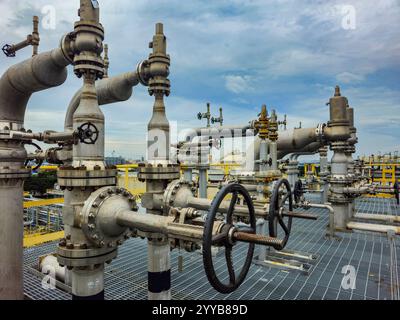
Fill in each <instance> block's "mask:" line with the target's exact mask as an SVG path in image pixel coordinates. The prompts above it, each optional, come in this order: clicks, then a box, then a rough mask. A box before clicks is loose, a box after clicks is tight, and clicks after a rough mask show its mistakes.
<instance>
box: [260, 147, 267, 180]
mask: <svg viewBox="0 0 400 320" xmlns="http://www.w3.org/2000/svg"><path fill="white" fill-rule="evenodd" d="M267 160H268V142H267V140H266V139H261V142H260V161H261V164H260V171H261V172H264V171H267V170H268V164H266V161H267Z"/></svg>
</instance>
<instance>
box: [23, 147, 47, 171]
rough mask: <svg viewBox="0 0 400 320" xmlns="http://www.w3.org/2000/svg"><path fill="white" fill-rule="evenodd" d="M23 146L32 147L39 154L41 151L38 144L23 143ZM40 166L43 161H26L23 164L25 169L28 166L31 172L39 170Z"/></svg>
mask: <svg viewBox="0 0 400 320" xmlns="http://www.w3.org/2000/svg"><path fill="white" fill-rule="evenodd" d="M25 144H28V145H31V146H34V147H35V148H36V149H37V151H39V152H40V151H42V148H41V147H40V146H39V145H38V144H36V143H34V142H25ZM32 162H33V163H32ZM42 164H43V160H42V159H38V160H37V159H33V160H26V161H25V163H24V165H25V167H28V166H30V167H31V170H32V171H36V170H37V169H39V168H40V167H41V166H42ZM32 165H33V166H32Z"/></svg>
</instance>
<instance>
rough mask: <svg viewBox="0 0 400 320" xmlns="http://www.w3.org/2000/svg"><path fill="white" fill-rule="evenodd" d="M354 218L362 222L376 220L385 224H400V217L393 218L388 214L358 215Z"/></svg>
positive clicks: (360, 213)
mask: <svg viewBox="0 0 400 320" xmlns="http://www.w3.org/2000/svg"><path fill="white" fill-rule="evenodd" d="M354 218H356V219H362V220H364V219H365V220H376V221H385V222H400V216H393V215H388V214H372V213H362V212H359V213H356V214H355V216H354Z"/></svg>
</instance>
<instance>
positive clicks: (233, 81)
mask: <svg viewBox="0 0 400 320" xmlns="http://www.w3.org/2000/svg"><path fill="white" fill-rule="evenodd" d="M250 82H251V77H249V76H235V75H229V76H226V77H225V87H226V88H227V89H228V90H229V91H231V92H233V93H242V92H249V91H252V90H253V87H252V86H251V83H250Z"/></svg>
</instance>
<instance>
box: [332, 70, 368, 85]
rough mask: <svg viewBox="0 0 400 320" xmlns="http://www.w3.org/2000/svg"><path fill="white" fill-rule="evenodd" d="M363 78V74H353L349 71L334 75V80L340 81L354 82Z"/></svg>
mask: <svg viewBox="0 0 400 320" xmlns="http://www.w3.org/2000/svg"><path fill="white" fill-rule="evenodd" d="M364 79H365V77H364V76H362V75H358V74H354V73H351V72H342V73H339V74H338V75H336V80H337V81H339V82H340V83H354V82H361V81H363V80H364Z"/></svg>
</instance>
